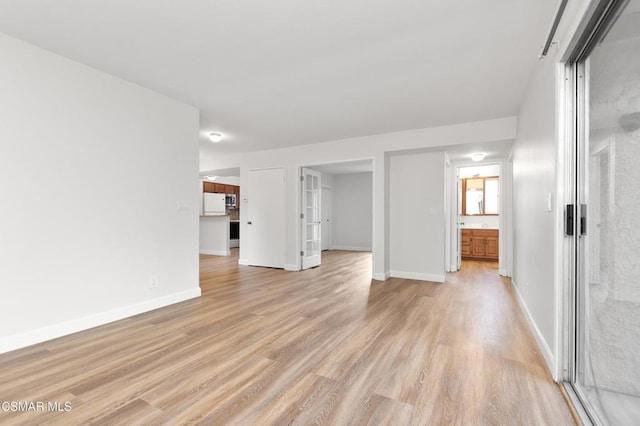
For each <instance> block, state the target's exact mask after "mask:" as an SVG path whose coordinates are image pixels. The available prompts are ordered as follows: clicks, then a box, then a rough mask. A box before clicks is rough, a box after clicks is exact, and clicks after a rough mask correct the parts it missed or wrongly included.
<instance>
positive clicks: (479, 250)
mask: <svg viewBox="0 0 640 426" xmlns="http://www.w3.org/2000/svg"><path fill="white" fill-rule="evenodd" d="M486 240H487V239H486V238H485V237H476V236H474V237H473V239H472V240H471V253H472V254H473V255H474V256H476V257H484V256H485V254H486V253H485V248H484V246H485V243H486Z"/></svg>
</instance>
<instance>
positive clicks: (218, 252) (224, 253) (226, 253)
mask: <svg viewBox="0 0 640 426" xmlns="http://www.w3.org/2000/svg"><path fill="white" fill-rule="evenodd" d="M200 254H209V255H212V256H231V251H229V250H227V251H224V250H200Z"/></svg>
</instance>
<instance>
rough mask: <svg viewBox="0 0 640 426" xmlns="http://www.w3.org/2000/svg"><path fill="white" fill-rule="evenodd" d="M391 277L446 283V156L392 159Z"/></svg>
mask: <svg viewBox="0 0 640 426" xmlns="http://www.w3.org/2000/svg"><path fill="white" fill-rule="evenodd" d="M389 173H390V179H389V184H390V204H389V210H390V217H389V222H390V236H389V240H390V241H389V246H390V253H389V256H390V263H391V265H390V269H391V271H390V272H391V276H395V277H400V278H410V279H419V280H427V281H437V282H444V280H445V259H444V257H445V256H444V254H445V241H444V238H445V211H444V208H445V185H444V181H445V154H444V152H434V153H422V154H405V155H393V156H391V157H390V171H389Z"/></svg>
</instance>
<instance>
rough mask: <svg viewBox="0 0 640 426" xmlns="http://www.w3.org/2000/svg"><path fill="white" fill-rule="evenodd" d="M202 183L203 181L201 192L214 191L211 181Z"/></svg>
mask: <svg viewBox="0 0 640 426" xmlns="http://www.w3.org/2000/svg"><path fill="white" fill-rule="evenodd" d="M203 183H204V188H203V192H216V191H215V189H214V183H213V182H203Z"/></svg>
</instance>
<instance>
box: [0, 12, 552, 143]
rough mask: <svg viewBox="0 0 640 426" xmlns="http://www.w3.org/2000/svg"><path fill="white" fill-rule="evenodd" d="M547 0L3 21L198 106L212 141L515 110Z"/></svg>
mask: <svg viewBox="0 0 640 426" xmlns="http://www.w3.org/2000/svg"><path fill="white" fill-rule="evenodd" d="M556 3H557V0H485V1H482V2H479V1H469V0H465V1H463V0H422V1H415V0H322V1H308V0H307V1H304V0H271V1H264V0H245V1H239V0H235V1H230V0H192V1H189V2H183V1H168V0H160V1H159V0H135V1H130V0H128V1H124V0H108V1H107V0H96V1H86V0H57V1H42V0H0V32H4V33H6V34H8V35H11V36H14V37H17V38H20V39H23V40H26V41H28V42H30V43H33V44H35V45H38V46H41V47H43V48H45V49H48V50H51V51H54V52H57V53H59V54H62V55H65V56H67V57H69V58H72V59H75V60H77V61H80V62H83V63H86V64H88V65H90V66H93V67H95V68H98V69H101V70H104V71H106V72H108V73H111V74H114V75H117V76H120V77H122V78H125V79H127V80H130V81H132V82H134V83H137V84H140V85H142V86H145V87H148V88H150V89H153V90H156V91H158V92H161V93H165V94H167V95H169V96H171V97H174V98H176V99H179V100H182V101H184V102H186V103H189V104H191V105H194V106H197V107H198V108H200V109H201V146H202V147H203V149H204V150H207V151H210V152H218V153H223V152H233V151H250V150H256V149H267V148H275V147H284V146H292V145H300V144H308V143H315V142H321V141H327V140H335V139H342V138H347V137H351V136H364V135H370V134H378V133H385V132H392V131H398V130H406V129H414V128H422V127H430V126H436V125H444V124H454V123H461V122H469V121H477V120H484V119H491V118H498V117H505V116H510V115H515V114H517V112H518V108H519V105H520V102H521V99H522V97H523V94H524V90H525V87H526V84H527V81H528V79H529V75H530V71H531V69H532V66H533V65H534V63H535V62H536V61H537V54H538V51H539V48H540V45H541V43H542V42H543V41H544V39H545V36H546V32H547V30H548V28H549V26H550V23H551V20H552V17H553V13H554V11H555V6H556ZM211 131H219V132H221V133H223V134H224V135H225V140H224V141H223V142H222V143H220V144H217V145H213V144H211V143H210V142H207V141H206V139H205V137H204V135H206V134H207V133H208V132H211Z"/></svg>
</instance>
